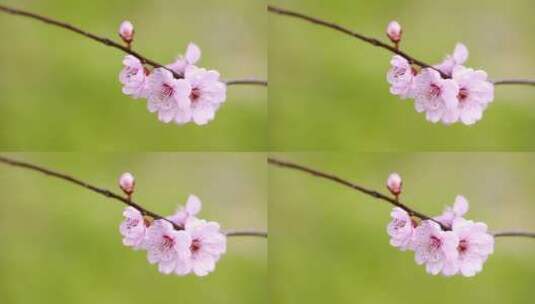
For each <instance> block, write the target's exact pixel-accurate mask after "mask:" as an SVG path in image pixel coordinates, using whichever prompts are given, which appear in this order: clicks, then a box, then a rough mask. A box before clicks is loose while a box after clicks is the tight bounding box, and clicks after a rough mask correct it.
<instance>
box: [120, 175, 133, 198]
mask: <svg viewBox="0 0 535 304" xmlns="http://www.w3.org/2000/svg"><path fill="white" fill-rule="evenodd" d="M135 184H136V181H135V180H134V176H133V175H132V174H130V173H128V172H126V173H123V174H122V175H121V177H119V187H120V188H121V190H123V192H124V193H125V194H127V195H131V194H132V193H134V186H135Z"/></svg>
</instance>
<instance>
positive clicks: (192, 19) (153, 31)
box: [0, 0, 267, 151]
mask: <svg viewBox="0 0 535 304" xmlns="http://www.w3.org/2000/svg"><path fill="white" fill-rule="evenodd" d="M2 4H5V5H10V6H13V7H16V8H20V9H24V10H28V11H31V12H35V13H38V14H42V15H45V16H50V17H53V18H57V19H59V20H63V21H66V22H69V23H72V24H74V25H77V26H80V27H81V28H82V29H85V30H88V31H91V32H93V33H96V34H100V35H103V36H107V37H110V38H113V39H116V40H117V39H118V37H117V30H118V27H119V24H120V23H121V21H122V20H125V19H129V20H131V21H132V22H133V23H134V26H135V29H136V37H135V43H134V49H135V50H137V51H139V52H141V53H142V54H144V55H146V56H147V57H149V58H152V59H154V60H156V61H158V62H162V63H170V62H172V61H174V59H175V57H176V56H177V55H179V54H182V53H183V52H184V51H185V48H186V45H187V44H188V43H189V42H190V41H194V42H196V43H197V44H198V45H199V46H200V47H201V49H202V51H203V54H202V55H203V56H202V58H201V61H200V65H201V66H203V67H208V68H214V69H217V70H219V71H220V72H221V75H222V78H223V79H236V78H247V77H256V78H260V79H266V77H267V76H266V74H267V59H266V56H267V55H266V52H267V40H266V36H267V16H266V13H265V8H264V2H263V1H261V0H254V1H251V0H233V1H225V0H203V1H182V0H180V1H173V0H151V1H142V0H92V1H71V0H47V1H30V0H7V1H2ZM0 35H1V36H2V37H4V39H3V41H2V44H1V46H0V66H1V67H2V73H0V113H2V118H1V119H0V150H10V151H72V150H76V151H169V150H177V149H180V150H217V151H235V150H247V151H260V150H263V149H265V147H266V146H267V138H266V136H265V134H266V132H267V90H266V88H264V87H258V86H250V85H238V86H231V87H229V89H228V96H227V101H226V103H225V104H224V105H223V107H222V108H221V109H220V110H219V111H218V113H217V116H216V119H215V120H214V121H212V122H211V123H209V124H208V125H206V126H203V127H199V126H196V125H193V124H189V125H187V126H177V125H174V124H164V123H161V122H159V121H158V119H157V117H156V115H155V114H152V113H149V112H148V110H147V108H146V102H144V101H142V100H133V99H131V98H130V97H128V96H126V95H123V94H122V93H121V84H120V83H119V80H118V75H119V71H120V70H121V68H122V59H123V57H124V55H125V54H124V53H122V52H120V51H118V50H116V49H113V48H109V47H106V46H104V45H102V44H99V43H96V42H94V41H91V40H89V39H87V38H84V37H81V36H78V35H76V34H74V33H71V32H68V31H66V30H64V29H60V28H56V27H52V26H49V25H45V24H43V23H40V22H37V21H33V20H30V19H28V18H23V17H19V16H11V15H7V14H4V13H1V14H0Z"/></svg>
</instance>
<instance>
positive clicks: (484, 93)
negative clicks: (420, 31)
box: [387, 21, 494, 125]
mask: <svg viewBox="0 0 535 304" xmlns="http://www.w3.org/2000/svg"><path fill="white" fill-rule="evenodd" d="M387 35H388V37H389V38H390V39H391V40H392V42H394V43H395V44H396V47H397V46H398V45H399V42H400V40H401V27H400V26H399V24H398V23H397V22H395V21H394V22H391V23H390V24H389V26H388V28H387ZM467 59H468V50H467V48H466V47H465V46H464V45H463V44H461V43H458V44H457V46H456V47H455V50H454V51H453V54H452V55H448V56H446V58H445V59H444V60H443V61H442V62H441V63H439V64H437V65H434V66H433V68H423V69H421V70H418V69H417V68H416V67H414V66H413V65H412V64H411V63H410V62H409V61H408V60H407V59H406V58H404V57H402V56H400V55H395V56H394V57H393V58H392V60H391V61H390V64H391V65H392V68H391V69H390V70H389V71H388V73H387V81H388V82H389V83H390V85H391V87H390V93H392V94H394V95H397V96H399V97H400V98H402V99H407V98H411V99H414V101H415V103H414V106H415V108H416V111H418V112H425V115H426V118H427V120H428V121H430V122H433V123H436V122H439V121H440V122H442V123H444V124H447V125H449V124H453V123H456V122H462V123H464V124H466V125H472V124H474V123H476V122H477V121H479V120H480V119H481V118H482V116H483V112H484V111H485V109H486V108H487V106H488V104H489V103H490V102H492V100H493V99H494V85H493V84H492V82H490V81H489V80H488V76H487V73H486V72H485V71H482V70H474V69H471V68H467V67H465V66H464V65H463V64H464V63H465V62H466V60H467Z"/></svg>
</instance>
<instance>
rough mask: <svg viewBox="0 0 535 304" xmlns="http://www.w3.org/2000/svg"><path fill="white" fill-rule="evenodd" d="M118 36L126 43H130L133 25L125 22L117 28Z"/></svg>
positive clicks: (132, 38) (132, 37)
mask: <svg viewBox="0 0 535 304" xmlns="http://www.w3.org/2000/svg"><path fill="white" fill-rule="evenodd" d="M119 36H121V39H123V41H124V42H126V43H131V42H132V40H134V25H133V24H132V22H130V21H128V20H125V21H123V22H122V23H121V26H120V27H119Z"/></svg>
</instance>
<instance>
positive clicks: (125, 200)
mask: <svg viewBox="0 0 535 304" xmlns="http://www.w3.org/2000/svg"><path fill="white" fill-rule="evenodd" d="M0 163H4V164H6V165H10V166H14V167H19V168H25V169H29V170H33V171H37V172H41V173H43V174H45V175H48V176H52V177H56V178H59V179H62V180H64V181H67V182H70V183H73V184H76V185H78V186H81V187H83V188H86V189H88V190H91V191H93V192H96V193H98V194H101V195H103V196H105V197H108V198H112V199H114V200H117V201H119V202H121V203H123V204H125V205H128V206H131V207H133V208H135V209H137V210H139V212H141V214H143V215H147V216H150V217H152V218H153V219H161V220H165V221H168V222H169V223H171V224H172V225H173V226H174V227H175V229H177V230H183V229H184V228H182V227H180V226H178V225H176V224H175V223H173V222H172V221H170V220H168V219H167V218H165V217H163V216H161V215H159V214H157V213H154V212H152V211H150V210H148V209H145V208H144V207H142V206H141V205H140V204H138V203H136V202H134V201H132V200H131V199H128V198H127V197H123V196H121V195H119V194H117V193H114V192H112V191H110V190H107V189H104V188H100V187H97V186H94V185H91V184H89V183H87V182H84V181H82V180H80V179H78V178H75V177H73V176H70V175H67V174H64V173H60V172H57V171H53V170H50V169H47V168H44V167H41V166H37V165H34V164H30V163H27V162H23V161H18V160H14V159H10V158H7V157H4V156H0ZM256 233H257V236H262V235H263V234H265V235H267V232H256ZM241 235H250V236H252V235H254V234H253V231H251V230H243V231H241V230H235V231H233V232H232V233H231V234H227V236H241Z"/></svg>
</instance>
